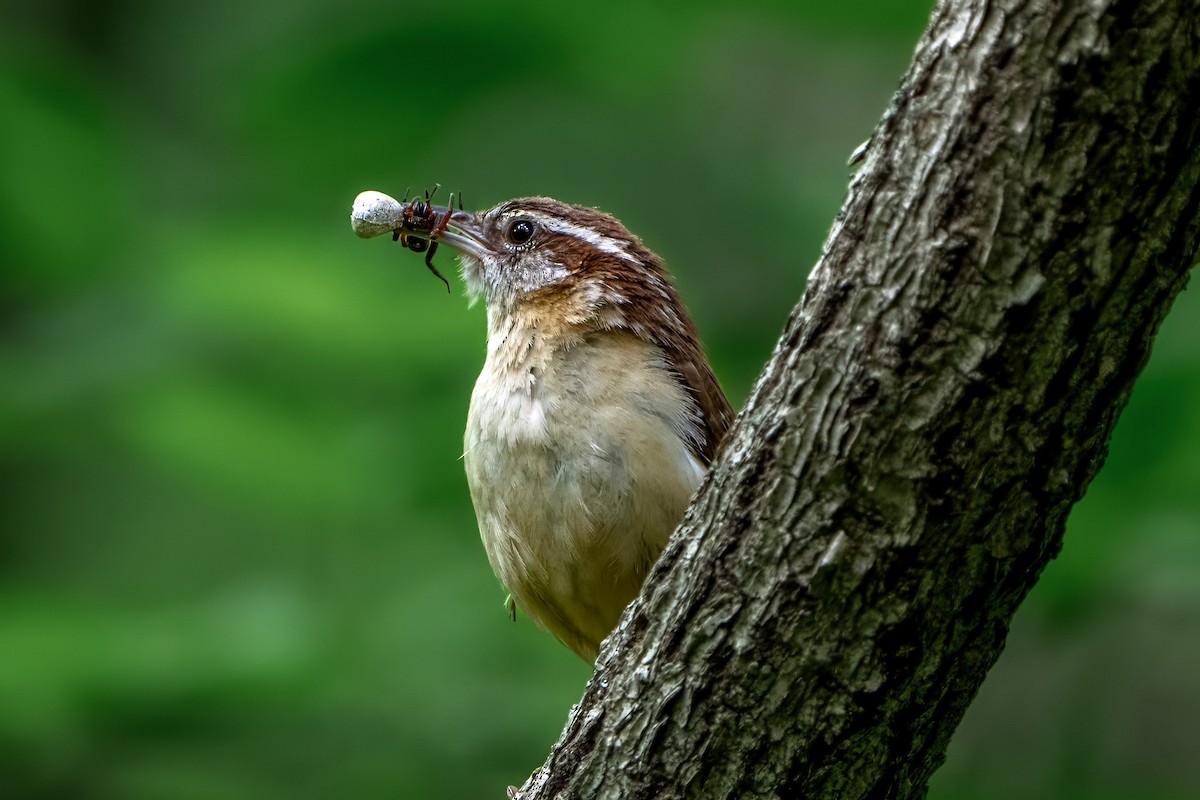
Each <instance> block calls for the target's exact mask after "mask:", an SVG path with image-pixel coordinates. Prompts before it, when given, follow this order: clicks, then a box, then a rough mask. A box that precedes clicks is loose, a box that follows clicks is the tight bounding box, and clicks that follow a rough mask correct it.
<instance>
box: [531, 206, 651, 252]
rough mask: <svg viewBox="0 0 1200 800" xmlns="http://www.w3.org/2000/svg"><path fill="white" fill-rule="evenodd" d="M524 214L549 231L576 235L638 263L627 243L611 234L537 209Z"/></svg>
mask: <svg viewBox="0 0 1200 800" xmlns="http://www.w3.org/2000/svg"><path fill="white" fill-rule="evenodd" d="M523 215H524V216H530V217H533V218H535V219H537V220H538V222H540V223H541V224H542V225H543V226H544V227H545V228H546V230H548V231H553V232H554V233H562V234H565V235H567V236H574V237H575V238H576V239H580V240H581V241H584V242H587V243H588V244H590V245H591V246H592V247H594V248H596V249H597V250H599V251H600V252H602V253H608V254H609V255H614V256H616V257H617V258H623V259H624V260H626V261H628V262H629V263H630V264H636V263H637V259H636V258H634V257H633V256H631V255H630V254H629V251H627V250H626V249H625V243H624V242H622V241H620V240H618V239H614V238H612V237H611V236H605V235H604V234H601V233H596V232H595V231H594V230H592V229H591V228H584V227H580V226H579V225H574V224H572V223H570V222H567V221H566V220H565V219H562V218H561V217H552V216H550V215H548V214H541V213H538V212H536V211H533V212H524V213H523Z"/></svg>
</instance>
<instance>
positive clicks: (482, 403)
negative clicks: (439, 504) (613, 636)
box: [464, 393, 704, 660]
mask: <svg viewBox="0 0 1200 800" xmlns="http://www.w3.org/2000/svg"><path fill="white" fill-rule="evenodd" d="M489 412H490V413H489ZM506 412H507V413H506ZM512 412H513V409H511V408H508V409H505V408H504V407H503V406H502V405H497V404H495V403H488V402H487V401H486V398H481V397H479V396H478V393H477V395H476V397H474V398H473V400H472V408H471V414H470V416H469V419H468V427H467V436H466V452H465V456H464V461H465V464H466V472H467V479H468V483H469V485H470V489H471V497H472V500H473V501H474V505H475V511H476V515H477V517H478V521H479V530H480V535H481V537H482V539H483V544H484V548H485V549H486V551H487V555H488V560H489V561H490V562H491V565H492V569H493V570H494V571H495V573H496V575H497V577H499V579H500V581H501V582H502V583H503V584H504V585H505V587H507V589H508V591H509V592H511V593H512V596H513V599H514V600H515V601H516V603H517V605H518V606H519V607H520V608H521V609H522V611H524V612H525V613H526V614H528V615H529V616H530V617H531V618H532V619H534V621H536V622H537V623H538V624H540V625H541V626H543V627H544V628H546V629H547V630H549V631H550V632H551V633H553V634H554V635H555V636H556V637H557V638H558V639H559V640H560V641H562V642H563V643H564V644H566V645H567V646H568V647H570V648H571V649H573V650H574V651H575V652H576V653H578V654H579V655H580V656H582V657H583V658H585V659H588V660H593V659H594V658H595V656H596V652H597V650H598V648H599V645H600V642H601V640H602V639H603V638H604V637H605V636H607V635H608V634H609V632H611V630H612V629H613V627H614V626H615V625H616V623H617V621H618V619H619V618H620V615H621V612H622V611H623V609H624V608H625V606H626V605H627V604H628V603H629V601H630V600H632V599H633V597H634V596H635V595H636V594H637V591H638V589H639V588H640V586H641V584H642V581H643V579H644V578H645V575H646V573H647V572H648V571H649V568H650V566H651V565H652V564H653V563H654V560H655V559H656V558H657V557H658V555H659V553H660V552H661V551H662V548H663V546H664V545H665V544H666V541H667V538H668V537H669V536H670V534H671V531H672V530H673V529H674V528H675V526H676V525H677V524H678V522H679V520H680V519H681V517H682V516H683V512H684V509H685V508H686V507H687V504H688V501H689V500H690V498H691V494H692V492H693V490H694V489H695V487H696V485H697V484H698V483H699V481H700V479H701V478H702V477H703V474H704V469H703V467H702V466H701V465H700V464H699V463H698V462H697V461H696V459H695V457H694V456H693V455H692V454H691V453H690V452H688V450H687V448H686V446H685V445H684V444H683V442H682V441H681V440H680V438H679V436H678V435H677V434H675V433H674V432H673V431H672V430H671V429H670V428H669V426H668V425H667V424H666V423H665V422H664V421H663V420H662V419H660V418H658V417H657V416H654V415H649V414H642V413H638V412H637V411H631V410H630V406H629V405H624V406H614V407H609V408H601V409H593V411H592V413H590V414H585V415H576V416H573V419H575V420H576V424H574V425H569V426H567V425H562V426H560V425H556V424H555V420H554V418H553V417H554V415H549V417H548V416H547V415H546V413H545V410H544V409H533V408H529V407H526V408H524V409H521V413H520V414H513V413H512ZM614 415H617V416H619V417H620V419H614V418H612V417H613V416H614ZM520 423H526V424H529V425H530V426H531V427H530V429H529V430H525V431H519V430H516V431H514V426H516V425H518V424H520Z"/></svg>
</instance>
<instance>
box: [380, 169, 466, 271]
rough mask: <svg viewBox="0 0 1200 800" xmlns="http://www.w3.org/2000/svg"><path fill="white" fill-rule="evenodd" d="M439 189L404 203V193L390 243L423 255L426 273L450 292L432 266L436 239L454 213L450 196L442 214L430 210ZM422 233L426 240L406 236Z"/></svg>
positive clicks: (460, 195)
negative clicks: (399, 218)
mask: <svg viewBox="0 0 1200 800" xmlns="http://www.w3.org/2000/svg"><path fill="white" fill-rule="evenodd" d="M440 188H441V184H440V183H435V184H434V185H433V190H432V191H431V190H429V189H426V190H425V199H424V200H422V199H421V198H420V197H417V198H415V199H414V200H413V201H412V202H411V203H409V202H408V192H407V191H405V192H404V200H403V202H404V203H407V205H405V207H404V211H403V215H404V222H403V225H402V226H401V227H400V228H397V229H396V230H394V231H392V241H393V242H395V241H399V242H400V246H401V247H407V248H408V249H409V250H412V251H413V252H414V253H424V254H425V266H426V267H428V268H429V271H430V272H432V273H433V274H434V275H436V276H437V277H438V279H439V280H440V281H441V282H442V283H444V284H446V291H447V292H449V291H450V281H448V280H446V279H445V278H444V277H443V276H442V273H440V272H438V269H437V267H435V266H434V265H433V254H434V253H436V252H437V248H438V239H439V238H441V235H442V234H443V233H445V232H446V227H447V226H448V225H449V224H450V217H451V216H453V214H454V193H453V192H451V193H450V203H449V205H447V206H446V213H444V214H442V215H440V216H439V215H438V213H437V212H436V211H435V210H434V206H433V204H432V203H431V202H430V201H431V200H432V199H433V196H434V195H435V194H437V190H438V189H440ZM462 207H463V204H462V193H461V192H459V195H458V208H459V210H460V211H461V210H462ZM418 231H419V232H422V233H427V234H428V237H429V238H428V239H422V238H419V237H416V236H409V235H408V234H409V233H416V232H418Z"/></svg>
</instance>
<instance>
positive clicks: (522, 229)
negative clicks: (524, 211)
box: [508, 219, 533, 244]
mask: <svg viewBox="0 0 1200 800" xmlns="http://www.w3.org/2000/svg"><path fill="white" fill-rule="evenodd" d="M532 237H533V223H532V222H530V221H529V220H527V219H517V220H513V221H512V223H511V224H510V225H509V226H508V240H509V241H510V242H512V243H513V244H525V243H526V242H528V241H529V240H530V239H531V238H532Z"/></svg>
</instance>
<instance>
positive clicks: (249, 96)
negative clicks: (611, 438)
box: [0, 0, 1200, 800]
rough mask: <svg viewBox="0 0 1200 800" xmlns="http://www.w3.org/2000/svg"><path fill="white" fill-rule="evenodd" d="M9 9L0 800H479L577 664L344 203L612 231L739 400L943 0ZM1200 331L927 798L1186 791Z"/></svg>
mask: <svg viewBox="0 0 1200 800" xmlns="http://www.w3.org/2000/svg"><path fill="white" fill-rule="evenodd" d="M23 5H24V6H26V7H23V8H16V7H12V6H13V4H9V6H10V7H8V8H7V9H6V10H5V11H4V12H3V17H0V164H2V166H3V178H2V179H0V253H2V257H3V261H2V268H3V273H2V275H3V284H2V287H3V290H2V293H0V331H2V339H0V469H2V470H3V476H4V483H3V498H2V500H3V505H2V509H3V511H2V513H0V525H2V527H0V797H14V798H17V797H19V798H135V799H136V798H195V800H202V799H205V798H235V799H236V798H255V799H256V800H258V799H260V798H266V799H267V800H269V798H275V797H279V798H290V799H292V800H295V798H308V797H311V798H326V797H355V798H372V797H381V798H382V797H426V796H437V797H446V798H451V797H481V796H499V794H498V793H499V792H501V791H502V789H503V786H504V785H506V784H508V783H519V782H520V781H521V780H523V778H524V776H525V775H526V774H527V773H528V771H530V770H531V769H533V768H534V767H535V766H537V764H539V763H540V761H541V759H542V758H543V756H544V754H545V752H546V750H547V748H548V746H549V745H550V743H551V742H552V741H553V740H554V738H555V737H556V736H557V733H558V731H559V728H560V726H561V723H562V721H563V719H564V718H565V714H566V711H567V708H568V707H569V705H570V704H571V703H572V702H573V701H574V700H575V699H576V698H577V697H578V695H579V693H580V690H581V687H582V685H583V682H584V681H585V680H586V678H587V675H588V670H587V668H586V667H585V665H584V664H582V663H580V662H578V661H577V659H575V657H574V656H573V655H571V654H570V653H569V652H568V651H567V650H566V649H565V648H562V647H560V646H559V645H557V644H555V643H554V642H553V641H552V640H550V639H549V638H548V637H546V636H544V635H542V634H540V633H538V632H537V631H535V630H534V629H533V627H532V626H531V625H530V624H529V623H528V622H527V621H525V620H521V621H520V622H518V623H517V624H515V625H513V624H510V623H508V622H507V621H506V619H505V616H504V612H503V610H502V607H501V602H502V600H503V596H502V594H501V593H500V590H499V589H498V588H497V586H496V583H495V580H494V578H493V577H492V576H491V574H490V572H489V570H488V567H487V563H486V560H485V559H484V556H483V553H482V549H481V547H480V546H479V544H478V537H477V534H476V531H475V525H474V519H473V516H472V512H471V509H470V502H469V498H468V496H467V492H466V487H465V482H464V480H463V477H462V470H461V465H460V464H459V461H458V456H459V454H460V452H461V431H462V426H463V419H464V416H465V410H466V403H467V398H468V396H469V392H470V387H471V384H472V382H473V380H474V375H475V373H476V371H477V369H478V366H479V364H480V362H481V360H482V328H483V323H482V314H481V312H480V310H479V309H478V308H476V309H473V310H470V311H468V310H466V308H465V303H464V302H463V301H462V300H461V298H459V297H454V296H452V297H447V296H446V295H445V294H444V293H443V292H442V286H441V284H440V283H438V282H437V281H436V280H434V279H432V278H431V277H429V276H428V275H427V273H426V272H425V271H424V268H423V267H422V266H421V264H420V259H419V257H418V256H415V255H413V254H411V253H407V252H405V251H403V250H401V249H400V248H398V247H396V246H394V245H390V244H389V243H386V242H385V241H383V240H375V241H371V242H362V241H359V240H357V239H355V238H354V237H353V236H352V235H351V233H350V230H349V226H348V222H347V214H348V211H349V205H350V201H351V199H352V198H353V197H354V195H355V194H356V193H357V192H358V191H360V190H362V189H366V188H375V189H380V190H383V191H387V192H390V193H402V192H403V191H404V189H405V187H406V186H413V187H421V186H426V185H429V184H432V183H433V182H435V181H440V182H441V183H442V184H443V185H444V186H445V187H447V188H453V189H461V190H464V191H465V192H466V199H467V202H468V205H470V206H473V207H482V206H485V205H490V204H492V203H494V202H497V201H499V200H502V199H505V198H507V197H511V196H517V195H521V194H551V195H554V196H557V197H560V198H562V199H566V200H571V201H575V202H581V203H586V204H590V205H596V206H600V207H603V208H605V209H607V210H610V211H612V212H614V213H616V214H618V215H619V216H620V217H621V218H622V219H623V220H625V221H626V222H627V223H628V224H629V225H630V227H631V228H633V229H634V230H636V231H638V232H639V233H641V235H642V236H643V237H644V238H645V239H646V240H647V242H648V243H649V244H650V245H651V246H652V247H654V248H655V249H657V250H658V251H659V252H660V253H661V254H663V255H664V256H665V257H666V258H667V260H668V263H670V264H672V265H673V266H674V268H675V272H676V274H677V276H678V279H679V282H680V285H681V289H682V291H683V294H684V296H685V298H686V299H687V300H688V302H689V305H690V306H691V309H692V311H693V313H694V316H695V317H696V319H697V322H698V324H699V327H700V328H701V330H702V331H703V332H704V336H705V340H706V343H707V345H708V347H709V349H710V352H711V355H712V357H713V361H714V363H715V365H716V367H717V371H718V373H719V374H720V376H721V377H722V380H723V382H724V383H725V385H726V387H727V389H728V390H729V392H730V394H731V397H732V398H733V399H734V401H735V404H740V402H741V401H742V399H744V397H745V395H746V393H747V392H748V391H749V387H750V384H751V382H752V381H753V379H754V377H755V375H756V374H757V372H758V370H759V369H760V367H761V365H762V364H763V363H764V361H765V360H766V358H767V356H768V354H769V352H770V349H771V347H772V345H773V343H774V338H775V336H776V335H777V333H778V331H779V330H780V329H781V327H782V324H783V321H784V319H785V317H786V315H787V312H788V310H789V308H790V306H791V305H792V303H793V302H794V301H795V299H796V298H797V297H798V296H799V294H800V292H801V290H802V287H803V283H804V277H805V275H806V273H807V271H808V269H809V268H810V266H811V265H812V263H813V262H814V261H815V258H816V256H817V254H818V253H819V250H820V245H821V240H822V238H823V236H824V233H825V231H826V230H827V229H828V225H829V222H830V220H831V219H832V217H833V214H834V213H835V211H836V209H837V207H838V204H839V202H840V199H841V196H842V194H843V192H844V189H845V183H846V180H847V169H846V167H845V166H844V164H845V159H846V156H847V155H848V154H849V153H850V151H851V150H852V149H853V148H854V146H855V145H857V144H858V142H860V141H861V140H862V139H864V138H865V137H866V135H867V134H868V133H869V131H870V130H871V127H872V126H873V124H874V121H875V120H876V119H877V118H878V116H879V114H880V113H881V111H882V110H883V108H884V107H885V105H886V103H887V100H888V97H889V94H890V92H891V91H892V90H893V88H894V87H895V85H896V82H897V80H898V78H899V76H900V75H901V73H902V71H903V69H904V67H905V65H906V63H907V58H908V55H909V53H910V52H911V48H912V45H913V43H914V42H915V41H916V37H917V34H918V33H919V31H920V29H921V28H922V26H923V24H924V22H925V18H926V15H927V13H928V10H929V3H928V0H924V1H923V2H917V1H916V0H904V1H903V2H899V1H898V0H851V2H848V3H841V4H800V3H791V2H782V0H777V1H774V2H772V1H769V0H763V1H762V2H756V3H754V4H753V5H752V6H749V7H745V6H737V7H735V6H731V5H729V4H721V3H713V2H692V3H689V4H666V3H663V4H650V3H635V2H627V1H624V0H616V1H615V2H609V3H605V4H602V5H600V4H598V5H594V6H591V5H583V4H569V3H536V2H528V1H527V0H515V1H514V2H509V3H491V2H483V0H475V2H443V3H386V2H364V1H361V0H356V1H355V2H345V3H340V4H334V3H320V2H316V1H315V0H296V1H295V2H292V3H289V4H274V3H267V2H263V0H243V2H240V3H226V2H219V3H213V4H203V3H197V4H176V3H152V2H147V1H146V0H128V1H126V2H84V0H60V1H58V2H43V3H38V4H32V3H30V4H23ZM439 258H440V260H441V264H442V267H443V270H444V271H447V272H449V269H448V267H449V266H450V258H449V254H448V253H447V254H445V257H441V256H439ZM1198 335H1200V307H1197V303H1196V301H1195V299H1194V298H1191V297H1188V296H1186V295H1185V296H1184V297H1183V298H1181V300H1180V302H1179V303H1178V307H1177V309H1176V310H1175V312H1174V314H1173V315H1172V317H1171V318H1170V319H1169V320H1168V322H1167V324H1166V326H1165V329H1164V331H1163V333H1162V336H1161V337H1160V341H1159V344H1158V346H1157V348H1156V351H1155V356H1154V359H1153V361H1152V363H1151V364H1150V366H1149V368H1148V370H1147V372H1146V374H1145V376H1144V377H1143V379H1142V380H1141V382H1140V383H1139V385H1138V388H1137V390H1136V392H1135V395H1134V398H1133V402H1132V404H1131V406H1130V408H1129V409H1128V411H1127V413H1126V415H1125V417H1124V419H1123V420H1122V422H1121V425H1120V427H1119V429H1118V432H1117V436H1116V439H1115V441H1114V443H1113V447H1112V455H1111V457H1110V459H1109V463H1108V465H1107V466H1106V467H1105V469H1104V471H1103V472H1102V474H1101V476H1100V478H1099V479H1098V480H1097V481H1096V483H1095V484H1094V485H1093V487H1092V489H1091V491H1090V492H1089V495H1088V497H1087V498H1086V500H1085V501H1084V502H1083V503H1082V504H1081V505H1080V506H1079V508H1078V510H1077V511H1076V513H1075V514H1074V516H1073V517H1072V520H1071V525H1070V530H1069V532H1068V536H1067V544H1066V549H1065V551H1064V553H1063V555H1062V556H1061V557H1060V558H1059V559H1058V560H1057V561H1056V562H1055V563H1054V564H1052V566H1051V567H1050V568H1049V569H1048V570H1047V572H1046V575H1045V576H1044V579H1043V581H1042V582H1041V583H1040V584H1039V586H1038V587H1037V589H1036V591H1035V592H1034V594H1033V596H1032V597H1031V599H1030V601H1029V603H1028V604H1027V606H1026V607H1025V608H1024V609H1023V610H1022V612H1021V614H1020V615H1019V616H1018V619H1017V621H1016V624H1015V627H1014V632H1013V635H1012V638H1011V640H1010V645H1009V651H1008V652H1007V653H1006V655H1005V656H1004V658H1002V659H1001V662H1000V663H999V665H998V666H997V667H996V669H995V671H994V672H993V674H992V676H991V677H990V678H989V681H988V683H987V684H986V685H985V687H984V690H983V692H982V693H981V695H980V698H979V700H978V702H977V704H976V706H975V707H974V708H973V709H972V712H971V714H970V715H969V716H968V719H967V720H966V722H965V723H964V725H963V727H962V728H961V730H960V732H959V734H958V736H957V738H956V740H955V742H954V744H953V746H952V747H951V750H950V754H949V759H948V762H947V765H946V766H945V768H944V769H943V770H942V771H941V772H940V773H939V774H938V776H937V779H936V781H935V783H934V786H933V789H932V792H931V794H932V796H933V797H935V798H959V797H961V798H1000V797H1012V796H1020V797H1030V798H1059V797H1072V796H1079V797H1092V798H1094V797H1156V798H1175V797H1180V798H1182V797H1192V796H1195V795H1196V794H1197V793H1200V737H1197V736H1196V735H1195V731H1196V729H1197V725H1198V724H1200V678H1197V676H1200V625H1198V623H1200V487H1198V484H1200V410H1198V409H1200V365H1198V362H1197V355H1198V352H1200V345H1198V343H1197V342H1198V338H1197V337H1198Z"/></svg>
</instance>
